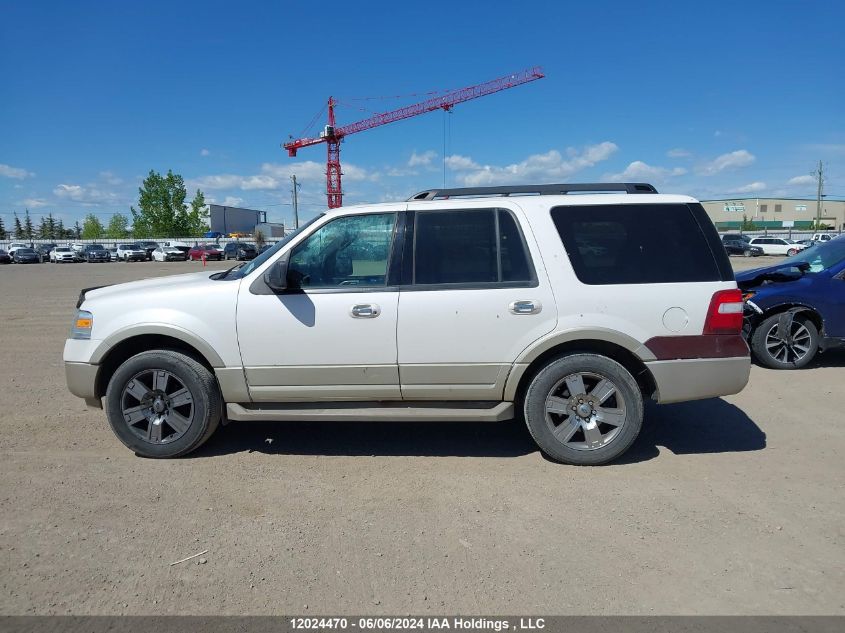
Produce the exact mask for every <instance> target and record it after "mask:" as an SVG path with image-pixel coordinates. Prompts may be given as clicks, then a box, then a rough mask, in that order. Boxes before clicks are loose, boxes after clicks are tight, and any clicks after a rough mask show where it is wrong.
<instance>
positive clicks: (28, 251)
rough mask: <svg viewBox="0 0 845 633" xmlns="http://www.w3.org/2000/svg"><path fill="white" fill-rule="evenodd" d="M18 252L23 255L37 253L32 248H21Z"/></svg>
mask: <svg viewBox="0 0 845 633" xmlns="http://www.w3.org/2000/svg"><path fill="white" fill-rule="evenodd" d="M18 252H19V253H21V254H22V255H30V254H34V253H35V251H34V250H32V249H31V248H19V249H18Z"/></svg>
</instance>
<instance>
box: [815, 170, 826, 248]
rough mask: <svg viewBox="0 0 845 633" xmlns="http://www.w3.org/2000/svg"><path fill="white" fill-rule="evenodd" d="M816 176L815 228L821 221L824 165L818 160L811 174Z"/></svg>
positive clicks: (817, 228)
mask: <svg viewBox="0 0 845 633" xmlns="http://www.w3.org/2000/svg"><path fill="white" fill-rule="evenodd" d="M813 175H814V176H816V177H817V178H818V189H817V190H816V230H817V231H818V230H819V226H820V225H821V223H822V188H823V187H824V165H823V164H822V162H821V161H819V168H818V170H817V171H816V173H814V174H813Z"/></svg>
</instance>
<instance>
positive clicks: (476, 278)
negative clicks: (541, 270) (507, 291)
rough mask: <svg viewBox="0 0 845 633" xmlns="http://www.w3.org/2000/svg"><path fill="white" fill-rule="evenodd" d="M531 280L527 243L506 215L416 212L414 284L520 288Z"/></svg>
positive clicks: (481, 211)
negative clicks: (515, 286)
mask: <svg viewBox="0 0 845 633" xmlns="http://www.w3.org/2000/svg"><path fill="white" fill-rule="evenodd" d="M533 279H534V270H533V267H532V266H531V263H530V260H529V258H528V253H527V249H526V246H525V240H524V239H523V237H522V233H521V232H520V230H519V227H518V226H517V223H516V220H515V219H514V217H513V216H512V215H511V213H510V212H509V211H507V210H505V209H456V210H448V211H418V212H416V214H415V227H414V265H413V282H412V283H414V284H416V285H423V286H435V285H443V284H449V285H451V286H454V285H455V284H463V285H469V286H476V285H491V284H513V283H516V284H522V285H524V284H526V283H532V281H533Z"/></svg>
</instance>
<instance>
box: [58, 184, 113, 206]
mask: <svg viewBox="0 0 845 633" xmlns="http://www.w3.org/2000/svg"><path fill="white" fill-rule="evenodd" d="M53 194H54V195H55V196H56V197H57V198H61V199H63V200H72V201H74V202H79V203H80V204H84V205H98V204H114V203H116V202H117V201H118V196H117V194H115V193H113V192H111V191H103V190H101V189H97V188H96V187H92V186H86V187H83V186H82V185H65V184H60V185H58V186H57V187H56V188H55V189H53Z"/></svg>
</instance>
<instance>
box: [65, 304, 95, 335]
mask: <svg viewBox="0 0 845 633" xmlns="http://www.w3.org/2000/svg"><path fill="white" fill-rule="evenodd" d="M92 327H94V315H93V314H91V313H90V312H88V311H87V310H77V312H76V319H75V320H74V322H73V327H71V328H70V337H71V338H73V339H76V340H79V341H87V340H89V339H90V338H91V328H92Z"/></svg>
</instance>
